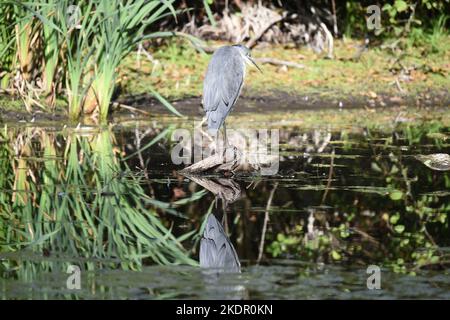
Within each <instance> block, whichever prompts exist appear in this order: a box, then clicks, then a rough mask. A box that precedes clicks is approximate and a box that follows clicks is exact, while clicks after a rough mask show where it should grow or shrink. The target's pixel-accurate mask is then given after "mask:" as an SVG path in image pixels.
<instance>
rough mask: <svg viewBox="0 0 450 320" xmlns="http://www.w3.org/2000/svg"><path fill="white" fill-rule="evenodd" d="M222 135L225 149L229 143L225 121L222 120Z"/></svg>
mask: <svg viewBox="0 0 450 320" xmlns="http://www.w3.org/2000/svg"><path fill="white" fill-rule="evenodd" d="M223 137H224V140H225V149H226V148H228V147H229V146H230V145H229V144H228V139H227V126H226V125H225V121H224V122H223Z"/></svg>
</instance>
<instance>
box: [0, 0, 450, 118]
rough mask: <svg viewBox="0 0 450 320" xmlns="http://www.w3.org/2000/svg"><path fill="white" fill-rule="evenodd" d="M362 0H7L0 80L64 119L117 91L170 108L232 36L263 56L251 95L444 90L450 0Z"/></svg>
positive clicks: (0, 13)
mask: <svg viewBox="0 0 450 320" xmlns="http://www.w3.org/2000/svg"><path fill="white" fill-rule="evenodd" d="M370 4H371V3H369V2H367V3H366V2H365V1H362V2H360V1H347V2H344V3H336V2H335V1H331V2H328V1H311V2H310V3H308V4H306V3H305V4H294V3H292V2H289V1H221V0H215V1H203V2H198V1H162V2H161V1H126V2H124V1H119V0H117V1H112V2H111V1H104V0H89V1H80V2H78V3H77V4H76V5H74V4H72V3H71V2H70V1H68V0H65V1H54V0H43V1H38V2H33V3H28V2H21V1H3V2H2V3H1V4H0V17H1V19H0V21H1V22H0V39H1V41H0V77H1V80H0V90H1V92H2V94H3V95H5V94H6V95H7V97H8V98H6V99H10V98H12V99H20V100H21V101H22V103H21V104H20V105H17V109H18V111H23V110H26V111H27V112H34V111H36V110H40V111H44V112H54V110H55V105H56V104H57V102H58V101H59V104H60V105H61V106H62V109H63V110H65V113H66V114H67V115H69V117H70V118H71V119H72V120H76V119H78V118H79V116H80V115H82V114H89V115H91V116H93V117H94V118H99V119H101V120H105V119H106V118H107V116H108V113H109V112H110V109H111V108H110V107H111V104H112V102H113V101H115V100H116V99H117V98H118V97H120V96H123V95H135V94H139V93H148V94H150V95H152V96H153V97H154V98H156V99H158V100H160V101H161V102H162V103H163V104H164V105H165V106H166V107H167V108H168V110H169V111H171V112H173V113H175V114H178V112H177V111H176V109H175V108H174V107H173V106H172V105H171V104H170V103H169V102H168V101H167V99H169V100H172V99H175V98H176V99H179V98H184V97H187V96H199V95H200V94H201V86H202V78H203V73H204V70H205V69H206V65H207V62H208V59H209V56H208V54H209V53H210V52H211V51H212V49H214V48H215V47H217V46H219V45H221V44H225V43H230V42H232V43H235V42H240V43H245V44H247V45H248V46H249V47H251V48H253V49H254V50H253V52H254V56H255V57H256V58H258V59H259V60H258V61H259V63H261V64H263V69H264V73H263V74H262V75H261V74H258V76H253V75H256V74H253V72H254V70H250V71H249V72H250V76H251V78H252V79H251V81H248V84H249V86H248V90H249V92H250V93H251V94H252V95H255V96H257V95H258V94H261V93H266V92H268V91H271V90H282V91H285V92H289V93H294V94H297V95H308V94H310V93H312V92H320V93H321V94H324V95H331V96H337V97H338V96H339V95H341V96H342V95H346V96H348V95H362V96H367V97H368V98H369V100H376V99H377V96H378V94H379V93H380V92H382V93H385V94H389V95H391V96H393V97H395V96H398V95H408V94H409V95H415V94H417V93H423V92H428V93H429V92H430V91H431V92H432V91H442V90H447V89H448V87H449V80H448V79H449V78H450V77H449V69H450V65H449V63H448V61H450V57H449V52H450V50H449V48H450V37H449V34H448V24H449V21H448V16H446V14H445V13H446V12H449V7H450V4H449V2H448V1H445V0H444V1H419V2H413V1H403V0H394V1H389V2H387V3H386V4H384V5H383V6H380V7H379V9H380V26H379V27H378V28H375V29H371V28H369V27H368V17H369V14H368V13H367V11H366V10H367V7H368V6H369V5H370ZM173 36H175V38H174V37H173ZM168 37H169V38H170V40H168V39H169V38H168ZM181 39H184V40H181ZM274 79H276V81H274ZM2 99H3V100H5V98H2ZM383 103H386V102H384V101H383ZM387 103H389V102H388V101H387ZM2 104H6V103H2ZM2 109H3V108H2ZM20 109H22V110H20Z"/></svg>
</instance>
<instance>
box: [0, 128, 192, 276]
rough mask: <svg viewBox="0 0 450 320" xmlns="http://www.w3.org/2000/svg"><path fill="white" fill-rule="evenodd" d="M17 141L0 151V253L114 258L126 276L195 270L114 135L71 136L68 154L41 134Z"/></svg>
mask: <svg viewBox="0 0 450 320" xmlns="http://www.w3.org/2000/svg"><path fill="white" fill-rule="evenodd" d="M16 137H17V138H16V140H15V141H16V143H15V147H14V148H11V147H10V146H9V145H8V144H7V143H2V144H0V155H1V158H0V166H1V168H2V169H3V170H2V174H1V175H0V187H1V188H2V189H1V192H0V212H1V217H0V242H1V244H0V251H2V252H11V251H20V250H23V249H25V248H29V249H32V250H33V251H36V252H39V253H41V252H42V253H46V252H47V253H51V254H53V253H54V252H57V253H63V254H64V256H66V257H73V259H74V260H76V259H80V258H97V259H98V258H100V259H107V260H104V261H112V260H110V259H114V260H115V261H117V262H120V267H121V268H124V269H138V268H139V267H140V266H141V265H142V262H143V261H144V259H145V261H148V262H149V263H150V262H152V263H158V264H173V263H174V264H180V263H182V264H194V263H195V262H194V261H193V260H191V259H190V258H189V257H188V254H187V252H186V251H185V250H184V249H183V247H182V246H181V244H180V240H181V239H177V238H176V237H175V236H174V235H173V234H172V233H171V231H170V230H169V229H167V228H166V227H165V226H164V224H163V223H162V222H161V220H160V219H159V217H158V216H157V214H156V210H157V209H161V210H164V206H165V203H162V202H161V206H160V207H159V208H158V206H159V203H160V202H158V201H153V199H151V198H150V197H149V196H148V195H146V193H145V190H144V189H143V188H142V187H141V185H140V183H139V181H138V180H139V178H138V177H136V175H133V174H129V169H128V167H127V166H126V164H125V163H124V162H122V161H120V159H119V158H118V157H117V155H116V154H115V153H114V149H113V139H114V138H113V135H112V133H111V131H110V129H101V130H99V131H98V132H97V133H93V134H91V135H90V136H79V135H77V134H76V133H69V134H68V135H67V137H66V140H67V143H66V146H65V149H64V150H63V149H61V148H60V147H58V144H57V140H59V138H61V136H58V137H56V136H55V135H54V134H50V133H47V132H45V131H43V130H36V129H29V131H25V132H24V133H20V134H18V135H17V136H16ZM30 137H34V138H30ZM57 138H58V139H57ZM14 149H15V157H14V158H15V159H12V158H13V150H14ZM127 171H128V174H127ZM12 186H14V188H13V191H12V192H10V190H11V187H12ZM149 203H150V204H151V205H152V206H150V207H149V205H148V204H149ZM184 238H185V237H184ZM91 266H92V265H91ZM9 267H12V266H9ZM87 267H89V266H87Z"/></svg>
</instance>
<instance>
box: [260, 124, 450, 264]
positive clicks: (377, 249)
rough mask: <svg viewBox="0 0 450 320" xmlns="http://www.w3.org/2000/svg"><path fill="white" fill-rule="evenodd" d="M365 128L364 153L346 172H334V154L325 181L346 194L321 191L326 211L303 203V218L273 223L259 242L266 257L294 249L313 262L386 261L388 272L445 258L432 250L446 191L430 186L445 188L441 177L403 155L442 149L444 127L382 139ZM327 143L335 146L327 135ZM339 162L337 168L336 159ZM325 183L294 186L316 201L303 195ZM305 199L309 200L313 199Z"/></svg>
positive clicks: (402, 129)
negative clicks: (270, 233)
mask: <svg viewBox="0 0 450 320" xmlns="http://www.w3.org/2000/svg"><path fill="white" fill-rule="evenodd" d="M366 134H367V138H368V139H367V140H366V139H364V141H362V143H363V144H366V145H367V147H368V149H369V150H371V153H372V154H369V155H366V156H364V157H361V160H360V161H359V160H358V159H359V158H358V157H357V158H354V159H353V160H352V162H351V163H352V166H351V168H349V170H351V172H348V171H343V172H342V171H339V170H345V169H340V168H339V161H342V160H340V159H342V158H341V157H340V156H341V155H340V154H339V152H337V153H336V159H335V162H337V165H338V166H337V167H336V168H335V171H337V173H336V174H335V175H334V181H333V182H332V185H333V186H334V187H335V188H337V189H338V190H339V188H342V189H343V190H347V191H351V193H350V194H349V193H342V192H333V191H329V201H328V203H330V205H332V206H333V207H334V208H335V209H334V210H335V211H334V212H330V210H326V209H310V215H309V218H308V219H304V218H302V219H300V221H298V220H297V219H295V220H291V222H290V223H289V224H290V226H289V227H285V228H284V229H281V230H279V232H277V231H276V230H278V229H275V230H274V231H276V232H277V233H278V235H276V234H277V233H276V234H275V235H276V238H272V242H271V244H270V245H269V247H268V248H267V251H268V252H269V253H270V254H272V256H273V257H277V256H280V255H285V254H289V255H292V254H294V255H297V256H298V257H301V258H303V259H307V260H315V261H333V260H336V261H338V260H342V261H349V260H350V259H351V260H352V261H353V262H355V259H356V261H357V260H359V259H361V260H362V261H366V262H374V261H375V262H379V263H384V264H386V265H390V266H391V267H392V268H393V269H394V270H395V271H410V270H413V269H418V268H422V267H425V266H431V265H433V266H439V265H440V264H447V263H448V262H449V261H448V256H447V255H446V254H445V253H444V252H443V251H442V250H441V249H440V247H444V246H448V244H449V238H448V232H449V222H448V215H449V213H450V204H449V201H448V196H449V194H448V192H447V193H446V192H445V191H441V192H439V191H436V190H449V189H450V179H449V176H448V174H447V173H445V172H434V171H432V170H429V169H427V168H426V167H425V166H423V165H422V164H421V163H420V162H419V161H417V160H416V158H415V157H414V156H413V155H411V153H410V152H414V153H420V152H425V153H426V152H428V150H430V149H433V150H436V149H437V150H442V149H444V148H446V147H447V146H448V145H446V144H445V139H446V138H445V137H446V136H447V134H446V128H445V127H442V126H440V125H439V124H438V123H436V122H429V123H423V124H421V125H415V126H413V125H402V126H398V127H397V128H396V129H395V130H394V131H393V132H392V133H390V134H389V135H387V137H386V134H385V133H383V132H379V131H375V130H367V133H366ZM443 137H444V138H443ZM351 138H352V140H351ZM354 139H355V137H352V136H351V135H350V134H348V133H345V134H340V135H339V136H338V137H334V139H332V140H338V141H339V143H341V144H342V147H343V149H342V150H345V151H346V152H347V153H351V152H352V145H354ZM331 144H332V145H334V146H335V147H336V145H337V143H336V142H334V141H331ZM405 144H406V145H405ZM337 150H339V149H337ZM345 155H346V156H349V155H348V154H345ZM367 157H370V159H371V160H370V161H367ZM323 159H325V160H323V161H326V162H328V163H329V160H328V159H327V158H326V157H324V158H323ZM315 161H316V162H317V161H320V159H316V160H315ZM326 162H325V163H326ZM319 167H324V165H323V164H322V165H321V166H319ZM341 167H342V168H344V167H345V166H343V165H342V163H341ZM352 176H353V178H352ZM367 179H369V180H368V181H367ZM349 183H352V184H354V185H349ZM367 183H369V185H367ZM365 184H366V185H365ZM327 188H328V187H325V188H324V189H321V188H318V185H317V184H316V185H315V186H305V187H302V186H301V187H299V189H300V190H301V191H302V193H303V195H302V196H300V197H304V198H309V199H320V197H317V196H315V195H314V196H312V195H311V194H312V193H311V192H312V190H326V189H327ZM316 194H317V192H316ZM281 197H283V196H281ZM380 197H381V199H380ZM317 201H320V200H317ZM308 202H310V203H311V205H313V206H316V205H317V203H314V200H311V201H308ZM352 204H353V205H352ZM294 221H296V223H293V222H294ZM286 230H288V231H286ZM275 235H274V236H275Z"/></svg>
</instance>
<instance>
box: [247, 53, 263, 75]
mask: <svg viewBox="0 0 450 320" xmlns="http://www.w3.org/2000/svg"><path fill="white" fill-rule="evenodd" d="M247 58H248V60H249V61H250V62H251V63H253V65H254V66H255V67H256V69H258V70H259V72H261V73H263V72H262V70H261V68H260V67H258V65H257V64H256V62H255V60H253V58H252V57H247Z"/></svg>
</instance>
